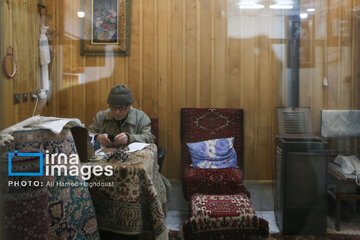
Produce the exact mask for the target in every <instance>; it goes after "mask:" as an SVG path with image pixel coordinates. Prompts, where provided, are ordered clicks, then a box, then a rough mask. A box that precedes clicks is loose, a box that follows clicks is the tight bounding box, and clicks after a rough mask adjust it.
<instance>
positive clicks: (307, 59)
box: [285, 16, 315, 68]
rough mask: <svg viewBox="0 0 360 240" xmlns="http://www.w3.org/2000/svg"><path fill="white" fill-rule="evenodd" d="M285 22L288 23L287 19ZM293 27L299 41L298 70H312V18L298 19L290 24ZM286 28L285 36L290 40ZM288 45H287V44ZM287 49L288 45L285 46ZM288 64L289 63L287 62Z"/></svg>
mask: <svg viewBox="0 0 360 240" xmlns="http://www.w3.org/2000/svg"><path fill="white" fill-rule="evenodd" d="M286 22H287V23H288V22H289V18H286ZM292 25H293V27H295V28H296V29H297V30H296V36H292V37H293V38H294V37H296V38H298V39H299V40H300V45H299V67H300V68H312V67H314V65H315V56H314V43H315V40H314V26H313V17H312V16H309V17H307V18H306V19H300V20H299V21H294V22H292ZM285 26H286V33H287V34H286V36H287V38H290V35H289V29H288V25H287V24H285ZM287 44H288V43H287ZM287 48H288V45H287ZM288 64H289V61H288Z"/></svg>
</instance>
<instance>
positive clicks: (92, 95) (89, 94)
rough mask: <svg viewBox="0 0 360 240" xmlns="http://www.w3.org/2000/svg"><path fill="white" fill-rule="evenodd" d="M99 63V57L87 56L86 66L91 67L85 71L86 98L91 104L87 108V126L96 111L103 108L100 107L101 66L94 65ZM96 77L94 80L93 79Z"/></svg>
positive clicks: (88, 103)
mask: <svg viewBox="0 0 360 240" xmlns="http://www.w3.org/2000/svg"><path fill="white" fill-rule="evenodd" d="M97 64H98V57H95V56H91V57H90V56H89V57H86V58H85V67H86V68H88V69H89V71H85V73H86V75H85V79H86V81H87V82H86V86H85V98H86V105H87V106H91V107H87V108H86V113H85V123H86V126H89V125H90V124H91V123H92V121H93V118H94V117H95V115H96V113H97V112H98V111H100V110H101V108H100V98H99V81H98V80H97V79H99V68H96V69H94V67H92V66H96V65H97ZM93 79H94V80H93Z"/></svg>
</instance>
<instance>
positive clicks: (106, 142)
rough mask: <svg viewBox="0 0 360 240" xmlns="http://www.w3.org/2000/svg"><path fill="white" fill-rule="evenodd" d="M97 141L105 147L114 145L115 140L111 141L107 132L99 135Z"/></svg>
mask: <svg viewBox="0 0 360 240" xmlns="http://www.w3.org/2000/svg"><path fill="white" fill-rule="evenodd" d="M96 141H97V142H99V143H100V145H101V146H103V147H110V146H113V142H111V141H110V139H109V138H108V135H107V134H106V133H103V134H99V135H97V137H96Z"/></svg>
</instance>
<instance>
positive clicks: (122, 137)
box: [114, 133, 128, 146]
mask: <svg viewBox="0 0 360 240" xmlns="http://www.w3.org/2000/svg"><path fill="white" fill-rule="evenodd" d="M127 143H128V136H127V135H126V134H125V133H120V134H118V135H116V136H115V138H114V145H116V146H119V145H126V144H127Z"/></svg>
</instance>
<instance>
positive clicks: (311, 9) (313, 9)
mask: <svg viewBox="0 0 360 240" xmlns="http://www.w3.org/2000/svg"><path fill="white" fill-rule="evenodd" d="M306 11H308V12H315V8H308V9H306Z"/></svg>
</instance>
